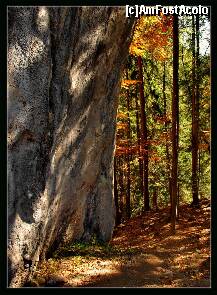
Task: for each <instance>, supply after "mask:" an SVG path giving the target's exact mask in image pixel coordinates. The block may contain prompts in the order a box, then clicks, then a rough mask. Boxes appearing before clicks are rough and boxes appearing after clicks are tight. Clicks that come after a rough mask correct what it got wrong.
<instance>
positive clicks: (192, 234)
mask: <svg viewBox="0 0 217 295" xmlns="http://www.w3.org/2000/svg"><path fill="white" fill-rule="evenodd" d="M168 214H169V212H168V208H167V209H163V210H160V211H159V212H149V213H146V214H145V215H142V216H139V217H136V218H132V219H131V220H130V221H129V222H128V223H127V224H122V225H120V226H119V227H118V228H117V229H116V230H115V233H114V237H113V239H112V241H111V242H110V245H109V246H107V247H103V246H102V247H101V246H97V245H92V246H90V247H86V248H85V247H84V248H82V247H80V248H69V249H65V250H64V251H62V252H61V251H60V252H59V254H58V255H59V256H57V257H58V258H57V259H50V260H48V261H47V262H46V263H44V264H43V265H42V266H41V268H40V269H39V270H38V271H37V272H36V273H35V277H34V281H35V282H36V281H37V282H36V283H35V285H38V286H44V285H46V286H62V287H145V288H148V287H155V288H159V287H167V288H174V287H209V286H210V278H209V268H210V258H209V256H210V249H209V242H210V207H209V202H208V201H204V202H203V203H202V206H201V207H200V208H198V209H192V208H189V206H187V205H186V206H182V207H181V210H180V219H179V223H178V224H177V232H176V235H174V236H171V235H170V234H169V231H170V224H169V223H168Z"/></svg>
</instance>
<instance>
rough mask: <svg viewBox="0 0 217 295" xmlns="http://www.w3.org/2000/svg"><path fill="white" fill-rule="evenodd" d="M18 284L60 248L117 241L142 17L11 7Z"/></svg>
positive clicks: (106, 10) (11, 177)
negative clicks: (124, 76) (125, 109)
mask: <svg viewBox="0 0 217 295" xmlns="http://www.w3.org/2000/svg"><path fill="white" fill-rule="evenodd" d="M8 16H9V18H8V19H9V28H8V84H9V85H8V223H9V226H8V272H9V274H8V278H9V285H10V287H18V286H21V285H22V284H23V283H24V282H25V281H26V279H27V278H28V276H29V271H28V270H27V269H25V264H26V263H25V261H26V257H28V259H29V261H30V262H31V264H32V265H34V264H35V261H37V260H39V258H40V259H43V258H44V257H45V255H48V254H49V253H51V252H52V251H53V250H54V249H56V248H57V247H58V246H59V245H60V244H64V243H68V242H71V241H73V240H75V239H82V240H89V239H90V238H91V237H92V235H96V236H97V239H98V240H103V241H107V240H109V239H110V238H111V235H112V231H113V227H114V222H115V214H114V213H115V208H114V198H113V160H112V159H113V152H114V138H115V123H116V120H115V118H116V112H117V105H118V99H117V95H118V90H119V82H118V81H119V80H120V74H121V71H122V69H123V65H124V63H125V60H126V57H127V54H128V46H129V43H130V39H131V32H132V26H133V23H134V19H133V18H126V17H125V8H123V7H122V8H121V7H120V8H119V7H100V8H98V7H97V8H95V7H49V8H48V7H43V6H40V7H36V6H34V7H9V10H8Z"/></svg>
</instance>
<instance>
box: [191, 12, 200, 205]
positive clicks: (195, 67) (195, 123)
mask: <svg viewBox="0 0 217 295" xmlns="http://www.w3.org/2000/svg"><path fill="white" fill-rule="evenodd" d="M195 41H196V42H195ZM195 43H196V44H195ZM198 72H199V16H196V25H195V17H194V15H193V16H192V198H193V202H192V204H193V205H198V203H199V197H198V184H199V183H198V140H199V138H198V134H199V79H198Z"/></svg>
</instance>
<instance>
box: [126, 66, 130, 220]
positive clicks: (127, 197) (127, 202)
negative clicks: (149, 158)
mask: <svg viewBox="0 0 217 295" xmlns="http://www.w3.org/2000/svg"><path fill="white" fill-rule="evenodd" d="M126 78H127V80H128V78H129V77H128V69H126ZM127 125H128V128H127V140H128V143H127V195H126V217H127V219H130V217H131V197H130V186H131V179H130V154H129V151H130V145H131V125H130V91H129V89H127Z"/></svg>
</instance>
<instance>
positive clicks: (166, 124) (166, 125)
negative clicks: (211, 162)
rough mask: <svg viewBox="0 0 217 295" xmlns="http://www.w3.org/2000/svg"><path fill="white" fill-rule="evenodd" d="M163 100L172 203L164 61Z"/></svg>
mask: <svg viewBox="0 0 217 295" xmlns="http://www.w3.org/2000/svg"><path fill="white" fill-rule="evenodd" d="M163 102H164V117H165V122H164V128H165V132H166V159H167V162H166V167H167V175H168V176H167V179H168V191H169V196H170V203H172V194H171V167H170V153H169V136H168V120H167V98H166V64H165V62H164V72H163Z"/></svg>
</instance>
